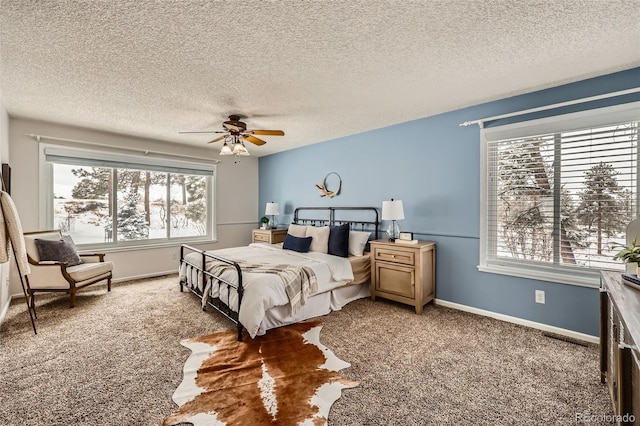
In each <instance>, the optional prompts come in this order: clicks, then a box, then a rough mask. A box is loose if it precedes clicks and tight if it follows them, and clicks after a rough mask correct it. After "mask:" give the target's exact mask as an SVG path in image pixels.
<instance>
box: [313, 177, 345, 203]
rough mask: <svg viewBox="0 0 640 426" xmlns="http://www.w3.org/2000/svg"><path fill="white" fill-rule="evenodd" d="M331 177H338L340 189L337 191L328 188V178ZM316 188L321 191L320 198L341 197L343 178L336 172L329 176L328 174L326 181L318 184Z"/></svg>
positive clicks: (323, 180)
mask: <svg viewBox="0 0 640 426" xmlns="http://www.w3.org/2000/svg"><path fill="white" fill-rule="evenodd" d="M331 175H336V176H337V177H338V189H336V190H335V191H331V190H330V189H329V188H328V187H327V178H328V177H329V176H331ZM316 188H318V190H319V191H320V196H321V197H329V198H333V197H335V196H336V195H340V189H342V178H341V177H340V175H339V174H337V173H336V172H331V173H329V174H327V175H326V176H325V177H324V179H322V183H317V184H316Z"/></svg>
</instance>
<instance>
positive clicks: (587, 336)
mask: <svg viewBox="0 0 640 426" xmlns="http://www.w3.org/2000/svg"><path fill="white" fill-rule="evenodd" d="M435 303H436V305H439V306H444V307H445V308H452V309H457V310H459V311H465V312H470V313H472V314H477V315H482V316H484V317H490V318H495V319H497V320H500V321H505V322H510V323H513V324H518V325H524V326H525V327H531V328H535V329H538V330H542V331H547V332H549V333H554V334H559V335H561V336H566V337H570V338H572V339H576V340H581V341H583V342H589V343H600V338H599V337H598V336H592V335H590V334H584V333H579V332H577V331H572V330H567V329H565V328H560V327H554V326H552V325H547V324H543V323H540V322H535V321H529V320H525V319H522V318H517V317H512V316H510V315H503V314H498V313H496V312H491V311H486V310H484V309H478V308H474V307H472V306H467V305H461V304H459V303H454V302H448V301H446V300H440V299H435Z"/></svg>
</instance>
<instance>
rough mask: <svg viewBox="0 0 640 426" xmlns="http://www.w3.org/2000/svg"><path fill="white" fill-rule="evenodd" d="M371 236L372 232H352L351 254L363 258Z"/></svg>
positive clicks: (350, 238) (350, 237) (350, 240)
mask: <svg viewBox="0 0 640 426" xmlns="http://www.w3.org/2000/svg"><path fill="white" fill-rule="evenodd" d="M369 235H371V232H364V231H351V232H350V233H349V254H351V255H353V256H362V255H363V254H364V248H365V247H366V246H367V242H368V241H369Z"/></svg>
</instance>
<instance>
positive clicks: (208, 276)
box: [180, 207, 380, 342]
mask: <svg viewBox="0 0 640 426" xmlns="http://www.w3.org/2000/svg"><path fill="white" fill-rule="evenodd" d="M306 211H314V212H321V211H324V212H328V217H325V218H308V217H301V213H302V212H306ZM340 211H368V212H370V213H372V216H373V217H374V219H373V220H350V219H338V218H336V212H340ZM292 223H294V224H303V225H304V224H306V225H312V226H327V225H328V226H334V225H344V224H346V223H348V224H349V227H350V228H351V229H354V230H356V229H357V227H358V226H359V227H360V230H362V231H366V230H368V229H367V228H370V227H371V225H373V227H374V231H372V232H373V236H374V239H376V238H378V233H379V228H380V220H379V215H378V209H377V208H376V207H298V208H296V209H295V211H294V215H293V222H292ZM191 252H195V253H199V254H200V255H201V261H202V263H201V265H202V266H199V265H197V264H196V263H193V262H190V261H188V260H187V259H186V255H187V254H189V253H191ZM212 260H213V261H216V262H220V263H222V264H223V265H228V266H229V267H230V268H234V269H235V271H236V274H237V278H236V281H235V282H232V281H229V280H226V279H224V278H222V276H221V274H220V275H216V274H214V273H211V272H209V271H207V268H206V264H207V261H212ZM183 264H185V265H187V266H188V267H187V275H188V278H189V279H187V278H186V277H185V279H181V280H180V291H181V292H182V291H183V289H184V287H185V286H186V287H187V289H188V290H189V291H191V292H192V293H194V294H195V295H197V296H198V297H200V298H202V296H203V293H202V291H204V289H205V288H206V284H207V283H210V284H211V290H210V294H209V297H208V300H207V304H206V306H210V307H212V308H213V309H215V310H216V311H218V312H220V313H221V314H222V315H223V316H224V317H226V318H227V319H229V320H230V321H231V322H233V323H234V324H235V325H236V327H237V330H238V341H239V342H241V341H242V330H243V328H244V327H243V325H242V324H241V323H240V318H239V314H240V306H241V303H242V296H243V294H244V287H243V285H242V269H241V267H240V265H239V264H238V263H237V262H234V261H233V260H231V259H227V258H224V257H221V256H217V255H215V254H212V253H210V252H206V251H204V250H200V249H197V248H195V247H191V246H189V245H187V244H182V245H181V246H180V265H183ZM198 274H201V277H200V282H201V284H202V289H203V290H202V291H201V290H200V289H199V288H198ZM194 276H195V277H194ZM214 285H217V286H218V287H217V289H218V292H217V294H218V296H220V295H221V294H222V293H221V292H220V289H221V288H223V286H226V287H227V300H226V302H225V301H224V300H222V299H220V297H213V290H214V288H213V286H214ZM232 288H233V289H235V291H236V293H237V295H238V310H237V311H235V312H234V311H233V309H231V307H230V302H231V289H232ZM206 306H203V307H202V310H206Z"/></svg>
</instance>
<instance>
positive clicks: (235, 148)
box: [233, 142, 250, 155]
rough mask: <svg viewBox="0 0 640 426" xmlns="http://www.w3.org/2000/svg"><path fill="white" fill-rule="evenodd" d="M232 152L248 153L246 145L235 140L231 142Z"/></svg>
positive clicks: (238, 153)
mask: <svg viewBox="0 0 640 426" xmlns="http://www.w3.org/2000/svg"><path fill="white" fill-rule="evenodd" d="M233 153H234V154H237V155H250V154H249V151H248V150H247V147H246V146H244V144H243V143H242V142H235V143H234V144H233Z"/></svg>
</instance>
